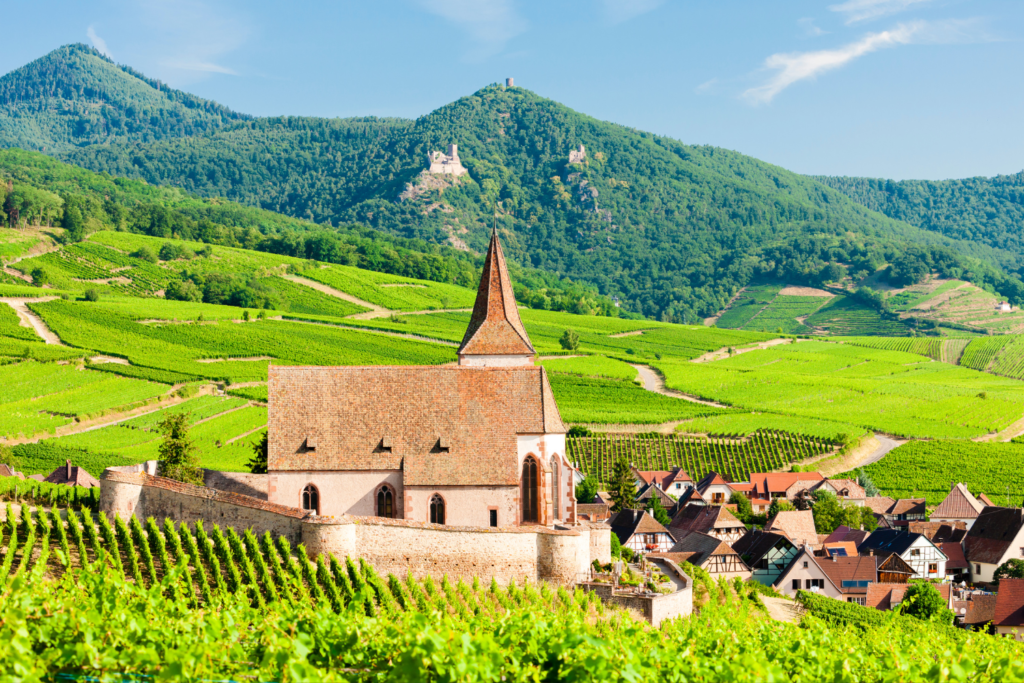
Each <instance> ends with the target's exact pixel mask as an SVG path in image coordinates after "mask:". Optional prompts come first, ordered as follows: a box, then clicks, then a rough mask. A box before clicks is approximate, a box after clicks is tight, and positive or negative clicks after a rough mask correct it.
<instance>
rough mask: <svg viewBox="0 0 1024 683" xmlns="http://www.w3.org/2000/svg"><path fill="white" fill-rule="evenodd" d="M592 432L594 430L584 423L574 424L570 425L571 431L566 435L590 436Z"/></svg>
mask: <svg viewBox="0 0 1024 683" xmlns="http://www.w3.org/2000/svg"><path fill="white" fill-rule="evenodd" d="M591 434H592V432H591V431H590V430H589V429H587V428H586V427H584V426H583V425H573V426H572V427H569V432H568V433H567V434H566V436H568V437H572V438H578V437H581V436H590V435H591Z"/></svg>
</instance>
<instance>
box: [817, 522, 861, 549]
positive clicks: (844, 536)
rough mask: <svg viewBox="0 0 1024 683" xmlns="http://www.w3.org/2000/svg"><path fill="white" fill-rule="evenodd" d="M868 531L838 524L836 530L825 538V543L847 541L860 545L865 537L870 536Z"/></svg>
mask: <svg viewBox="0 0 1024 683" xmlns="http://www.w3.org/2000/svg"><path fill="white" fill-rule="evenodd" d="M870 535H871V534H869V533H868V532H867V531H862V530H861V529H851V528H850V527H848V526H838V527H836V530H835V531H833V532H832V533H830V534H829V535H828V537H827V538H826V539H825V543H845V542H850V543H853V544H854V545H857V546H859V545H860V544H861V543H863V542H864V539H865V538H867V537H868V536H870Z"/></svg>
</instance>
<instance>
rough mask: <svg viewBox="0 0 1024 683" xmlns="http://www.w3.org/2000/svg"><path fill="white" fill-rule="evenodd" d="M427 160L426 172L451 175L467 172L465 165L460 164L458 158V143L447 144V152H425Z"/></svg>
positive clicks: (460, 161)
mask: <svg viewBox="0 0 1024 683" xmlns="http://www.w3.org/2000/svg"><path fill="white" fill-rule="evenodd" d="M427 162H428V163H429V164H430V167H429V168H428V169H427V173H435V174H437V175H453V176H460V175H466V174H467V173H469V171H467V170H466V167H465V166H463V165H462V160H461V159H459V146H458V145H448V154H443V153H442V152H429V153H427Z"/></svg>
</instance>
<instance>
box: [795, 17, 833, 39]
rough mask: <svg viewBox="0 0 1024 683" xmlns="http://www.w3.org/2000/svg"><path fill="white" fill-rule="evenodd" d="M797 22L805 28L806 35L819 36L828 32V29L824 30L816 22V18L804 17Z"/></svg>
mask: <svg viewBox="0 0 1024 683" xmlns="http://www.w3.org/2000/svg"><path fill="white" fill-rule="evenodd" d="M796 23H797V25H798V26H799V27H800V28H802V29H803V30H804V35H808V36H815V37H817V36H823V35H825V34H826V33H828V31H823V30H822V29H820V28H818V27H817V26H816V25H815V24H814V19H811V18H810V17H804V18H803V19H800V20H798V21H797V22H796Z"/></svg>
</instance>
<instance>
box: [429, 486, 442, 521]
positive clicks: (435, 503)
mask: <svg viewBox="0 0 1024 683" xmlns="http://www.w3.org/2000/svg"><path fill="white" fill-rule="evenodd" d="M430 523H431V524H444V498H442V497H441V494H439V493H435V494H434V495H433V496H431V497H430Z"/></svg>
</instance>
